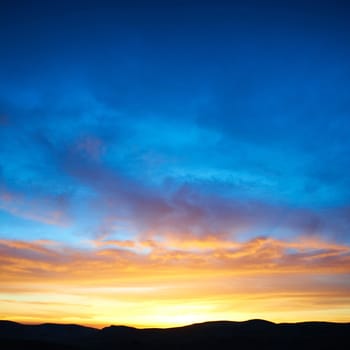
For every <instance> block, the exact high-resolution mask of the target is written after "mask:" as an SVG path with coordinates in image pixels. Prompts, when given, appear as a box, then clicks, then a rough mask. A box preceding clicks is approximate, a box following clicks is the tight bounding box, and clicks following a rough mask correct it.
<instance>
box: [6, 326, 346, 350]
mask: <svg viewBox="0 0 350 350" xmlns="http://www.w3.org/2000/svg"><path fill="white" fill-rule="evenodd" d="M0 348H1V349H6V350H7V349H9V350H17V349H21V350H27V349H36V350H43V349H45V350H46V349H53V350H80V349H82V350H94V349H197V348H198V349H248V350H250V349H279V350H280V349H297V350H300V349H317V350H323V349H350V323H329V322H302V323H280V324H276V323H272V322H268V321H264V320H250V321H245V322H230V321H217V322H206V323H198V324H193V325H189V326H184V327H176V328H167V329H158V328H148V329H137V328H132V327H126V326H110V327H106V328H103V329H101V330H99V329H95V328H90V327H83V326H78V325H58V324H41V325H23V324H20V323H15V322H10V321H0Z"/></svg>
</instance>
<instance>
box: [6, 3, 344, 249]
mask: <svg viewBox="0 0 350 350" xmlns="http://www.w3.org/2000/svg"><path fill="white" fill-rule="evenodd" d="M0 16H1V20H0V22H1V24H0V33H1V34H0V41H1V46H2V55H1V57H0V76H1V79H0V115H1V119H0V137H1V146H0V191H1V192H0V194H1V201H0V203H1V205H0V208H1V212H0V218H1V232H0V235H1V237H3V238H12V239H16V238H17V239H26V240H35V239H53V240H59V241H64V242H67V243H73V242H81V241H82V240H84V239H91V238H93V237H99V236H103V237H118V238H120V239H128V238H130V237H131V238H134V237H137V236H138V235H142V234H143V233H144V232H148V233H149V232H150V231H152V232H153V234H155V235H156V236H157V237H158V238H159V239H161V237H162V236H163V235H164V232H168V231H169V230H170V231H172V232H175V234H178V235H184V236H185V237H186V235H195V236H203V235H204V236H205V235H207V234H213V235H222V234H224V235H228V236H229V237H235V239H239V240H246V239H250V238H252V237H256V236H261V235H263V236H265V235H266V236H273V237H291V238H293V237H298V235H300V234H305V233H306V234H310V235H320V236H322V237H323V238H325V239H331V240H333V239H336V240H340V241H342V242H348V241H349V238H348V236H349V227H350V220H349V198H350V183H349V182H350V180H349V179H350V176H349V175H350V170H349V169H350V157H349V151H350V141H349V137H348V135H349V131H350V119H349V113H350V104H349V101H350V96H349V94H350V90H349V79H350V68H349V63H348V57H349V44H348V37H349V29H350V28H349V21H348V20H349V5H348V4H347V3H346V2H345V1H318V2H313V1H293V2H290V1H282V2H281V1H267V2H264V3H263V4H262V3H261V2H259V1H245V2H242V3H241V4H233V3H232V4H229V3H228V2H220V1H219V2H215V3H214V2H210V1H204V2H203V1H171V2H164V1H163V2H160V1H158V2H157V1H150V2H149V1H148V2H141V1H131V2H125V3H122V2H108V1H101V2H98V3H96V2H93V1H61V2H57V3H54V4H48V3H47V2H45V1H31V2H26V1H4V2H2V4H1V15H0Z"/></svg>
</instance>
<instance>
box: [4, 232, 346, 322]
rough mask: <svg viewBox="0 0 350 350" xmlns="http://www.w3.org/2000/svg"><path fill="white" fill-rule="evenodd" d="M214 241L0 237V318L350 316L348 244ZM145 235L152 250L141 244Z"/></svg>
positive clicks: (299, 318) (289, 318) (338, 318)
mask: <svg viewBox="0 0 350 350" xmlns="http://www.w3.org/2000/svg"><path fill="white" fill-rule="evenodd" d="M209 241H210V240H208V241H207V242H206V241H205V240H204V241H202V242H201V243H200V244H198V247H197V250H194V249H193V246H194V245H195V243H196V242H191V243H190V242H187V243H183V244H182V243H181V242H171V243H168V245H166V244H165V243H162V244H159V243H157V242H148V243H147V242H145V243H143V242H136V243H133V246H134V251H132V250H124V249H121V248H115V246H116V245H118V244H119V245H121V244H123V243H119V242H112V243H111V242H109V243H108V242H107V243H108V246H107V247H105V245H106V244H107V243H104V246H102V247H101V244H100V246H99V247H98V248H93V249H90V250H87V251H78V250H74V249H72V248H68V247H61V246H59V245H56V244H52V242H32V243H26V242H18V241H2V245H3V247H5V248H4V249H3V253H2V256H1V259H2V265H1V269H0V280H1V283H0V318H1V319H10V320H13V321H19V322H25V323H43V322H56V323H78V324H83V325H90V326H94V327H104V326H108V325H110V324H123V325H129V326H135V327H141V328H143V327H173V326H182V325H186V324H190V323H197V322H205V321H213V320H233V321H242V320H247V319H251V318H263V319H267V320H270V321H274V322H297V321H306V320H323V321H337V322H349V321H350V293H349V288H350V287H349V284H348V283H346V281H347V276H348V275H349V273H350V260H349V251H350V249H349V247H347V246H345V245H337V244H334V243H329V242H323V241H320V240H311V241H310V240H305V241H303V240H300V241H299V242H285V241H280V240H273V239H267V238H259V239H255V240H252V241H249V242H246V243H237V242H227V244H226V241H224V240H222V241H213V240H212V242H211V243H212V246H213V248H212V249H210V246H211V244H210V242H209ZM128 244H129V243H128ZM147 244H148V245H150V246H151V245H153V248H152V250H151V251H150V252H149V253H147V254H145V253H144V252H139V247H140V246H144V245H147ZM129 245H130V244H129ZM111 246H112V248H111ZM225 246H226V248H225ZM6 247H7V248H6ZM6 249H7V250H8V254H7V250H6ZM14 249H15V250H16V256H14V255H13V251H14ZM128 249H129V248H128ZM290 249H292V253H289V250H290Z"/></svg>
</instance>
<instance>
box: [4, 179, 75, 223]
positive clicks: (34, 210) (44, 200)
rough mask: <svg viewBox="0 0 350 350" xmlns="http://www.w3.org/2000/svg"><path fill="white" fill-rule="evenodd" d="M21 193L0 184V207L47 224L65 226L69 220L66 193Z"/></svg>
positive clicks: (19, 215) (15, 214)
mask: <svg viewBox="0 0 350 350" xmlns="http://www.w3.org/2000/svg"><path fill="white" fill-rule="evenodd" d="M32 192H33V193H28V192H27V193H22V192H19V191H16V190H10V189H8V188H7V187H5V186H4V185H3V186H0V209H1V210H4V211H6V212H8V213H10V214H12V215H14V216H18V217H21V218H24V219H28V220H33V221H38V222H41V223H44V224H48V225H57V226H67V225H68V224H69V223H70V222H71V217H70V215H69V212H68V197H67V196H66V195H63V194H62V195H46V194H45V195H40V194H34V191H32Z"/></svg>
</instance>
